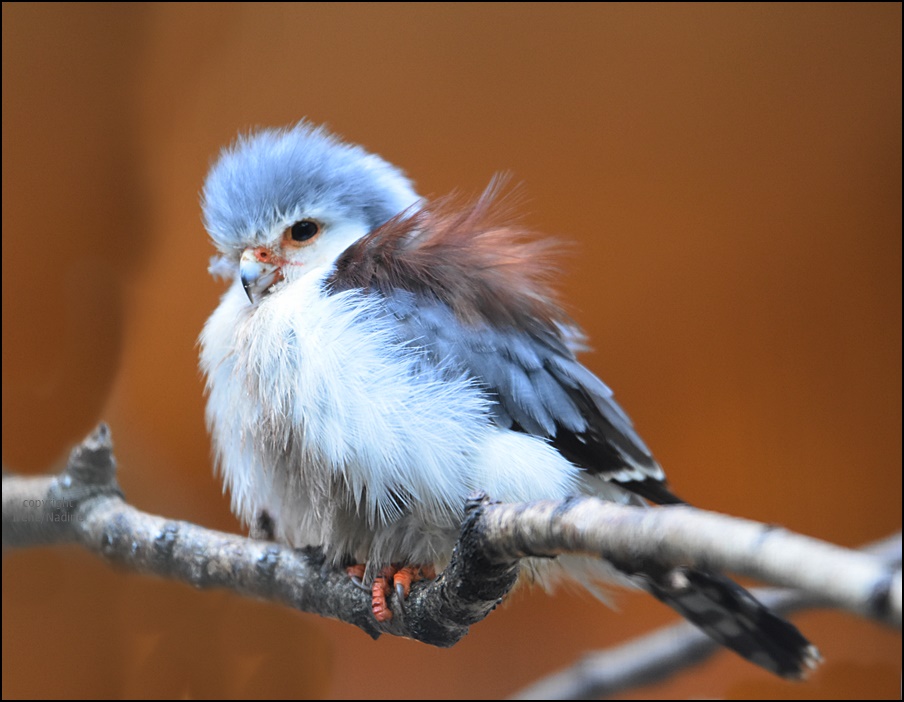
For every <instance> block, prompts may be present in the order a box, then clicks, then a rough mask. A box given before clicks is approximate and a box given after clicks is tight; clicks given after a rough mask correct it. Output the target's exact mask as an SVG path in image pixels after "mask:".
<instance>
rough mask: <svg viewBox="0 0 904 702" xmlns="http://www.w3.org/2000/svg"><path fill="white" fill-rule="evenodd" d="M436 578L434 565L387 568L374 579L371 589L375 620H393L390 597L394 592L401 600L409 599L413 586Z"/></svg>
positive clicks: (392, 566)
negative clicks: (420, 581)
mask: <svg viewBox="0 0 904 702" xmlns="http://www.w3.org/2000/svg"><path fill="white" fill-rule="evenodd" d="M435 577H436V569H435V568H434V567H433V566H432V565H424V566H404V567H402V568H400V567H399V566H398V565H391V566H386V567H385V568H383V570H381V571H380V574H379V575H378V576H377V577H376V578H374V582H373V585H372V587H371V609H373V613H374V618H375V619H376V620H377V621H378V622H388V621H391V620H392V610H391V609H390V608H389V597H390V595H391V594H392V592H393V591H395V592H396V594H397V595H398V596H399V599H400V600H403V599H405V598H407V597H408V593H409V592H410V591H411V584H412V583H416V582H418V581H419V580H428V579H430V578H435Z"/></svg>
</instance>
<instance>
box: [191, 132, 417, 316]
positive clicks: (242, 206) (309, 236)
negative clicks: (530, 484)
mask: <svg viewBox="0 0 904 702" xmlns="http://www.w3.org/2000/svg"><path fill="white" fill-rule="evenodd" d="M418 200H419V198H418V195H417V193H415V191H414V189H413V187H412V184H411V181H409V180H408V178H407V177H406V176H405V174H404V173H403V172H402V171H401V170H400V169H398V168H396V167H395V166H393V165H392V164H390V163H388V162H386V161H384V160H383V159H382V158H380V157H379V156H376V155H374V154H371V153H368V152H367V151H365V150H364V149H362V148H361V147H360V146H355V145H352V144H346V143H344V142H342V141H341V140H339V139H338V138H337V137H335V136H333V135H332V134H330V133H329V132H328V131H326V130H325V129H324V128H323V127H315V126H312V125H310V124H309V123H307V122H300V123H299V124H297V125H295V126H294V127H290V128H286V129H264V130H262V131H258V132H256V133H253V134H250V135H249V136H240V137H239V138H238V139H237V140H236V142H235V143H234V144H232V145H231V146H229V147H227V148H225V149H224V150H223V153H222V154H220V157H219V159H218V160H217V162H216V163H215V164H214V166H213V167H212V168H211V170H210V173H209V174H208V176H207V180H206V182H205V183H204V190H203V194H202V208H203V212H204V225H205V227H206V228H207V231H208V232H209V233H210V236H211V238H212V239H213V242H214V244H215V245H216V247H217V249H219V251H220V253H221V254H222V258H223V261H221V263H220V264H219V266H218V268H219V269H220V271H222V266H223V265H224V264H225V265H226V266H227V267H229V268H230V269H231V271H234V272H235V273H236V274H237V275H238V278H239V279H240V280H241V281H242V285H243V287H244V289H245V292H246V293H247V295H248V298H249V299H250V300H251V302H252V303H254V302H256V301H257V300H258V299H260V297H261V296H262V295H263V294H264V293H265V292H266V291H267V290H268V289H269V288H270V287H271V286H272V285H274V284H275V283H277V282H279V281H280V280H288V281H290V282H291V280H292V279H293V278H296V277H299V276H301V275H304V273H305V272H306V271H310V270H313V269H315V268H320V267H328V266H331V265H332V264H333V263H334V262H335V260H336V259H337V258H338V257H339V255H340V254H341V253H342V252H343V251H344V250H345V249H346V248H348V247H349V246H350V245H351V244H353V243H354V242H355V241H357V240H358V239H360V238H361V237H362V236H364V235H365V234H367V233H368V232H370V231H372V230H373V229H375V228H377V227H379V226H380V225H381V224H383V223H384V222H386V221H387V220H388V219H390V218H391V217H393V216H394V215H396V214H398V213H399V212H401V211H403V210H405V209H407V208H409V207H411V206H412V205H414V204H415V203H417V202H418Z"/></svg>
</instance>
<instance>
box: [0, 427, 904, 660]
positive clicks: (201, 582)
mask: <svg viewBox="0 0 904 702" xmlns="http://www.w3.org/2000/svg"><path fill="white" fill-rule="evenodd" d="M60 543H73V544H78V545H80V546H82V547H84V548H86V549H87V550H89V551H91V552H93V553H95V554H96V555H98V556H100V557H101V558H103V559H104V560H106V561H107V562H110V563H115V564H117V565H119V566H121V567H124V568H127V569H130V570H135V571H140V572H145V573H153V574H155V575H159V576H162V577H166V578H172V579H177V580H181V581H183V582H186V583H189V584H191V585H193V586H195V587H199V588H208V587H226V588H230V589H232V590H234V591H236V592H239V593H242V594H244V595H249V596H254V597H258V598H262V599H267V600H273V601H277V602H281V603H283V604H286V605H288V606H291V607H294V608H296V609H299V610H301V611H305V612H312V613H316V614H320V615H322V616H327V617H332V618H335V619H339V620H341V621H345V622H348V623H350V624H354V625H355V626H357V627H359V628H360V629H362V630H363V631H365V632H367V633H368V634H369V635H371V636H373V637H374V638H376V637H378V636H380V635H381V634H383V633H386V634H391V635H395V636H405V637H408V638H412V639H415V640H418V641H422V642H424V643H429V644H432V645H435V646H451V645H453V644H454V643H456V642H457V641H458V640H460V639H461V638H462V637H463V636H464V635H465V634H466V633H467V632H468V628H469V627H470V626H471V625H472V624H474V623H476V622H478V621H480V620H482V619H483V618H484V617H486V616H487V615H488V614H489V612H490V611H492V609H493V608H494V607H495V606H496V605H497V604H498V603H499V602H500V601H501V599H502V598H503V597H504V596H505V594H506V593H507V592H508V591H509V590H510V589H511V587H512V586H513V585H514V583H515V580H516V579H517V574H518V562H519V560H520V559H521V558H523V557H525V556H553V555H557V554H560V553H585V554H590V555H595V556H599V555H600V554H605V555H606V556H607V557H609V558H615V559H617V560H618V561H619V562H620V563H631V562H635V561H637V560H638V559H640V560H655V561H656V562H657V563H660V564H661V565H668V566H678V565H694V566H698V567H702V568H708V569H715V570H728V571H733V572H737V573H742V574H745V575H750V576H752V577H756V578H759V579H761V580H765V581H768V582H771V583H775V584H780V585H786V586H791V587H795V588H800V589H803V590H805V591H806V592H807V593H809V595H810V596H812V597H815V598H817V599H818V600H819V601H820V602H821V603H823V604H825V605H827V606H832V607H839V608H842V609H846V610H848V611H852V612H855V613H857V614H860V615H862V616H868V617H871V618H873V619H876V620H878V621H882V622H885V623H887V624H890V625H893V626H898V627H900V624H901V575H900V568H898V569H897V570H895V569H894V568H889V566H888V564H887V563H886V562H884V561H883V560H882V559H879V558H876V557H874V556H870V555H868V554H863V553H859V552H856V551H850V550H847V549H843V548H840V547H837V546H832V545H830V544H826V543H824V542H821V541H817V540H815V539H810V538H807V537H803V536H799V535H796V534H792V533H790V532H787V531H786V530H784V529H778V528H775V527H770V526H766V525H762V524H758V523H755V522H749V521H746V520H740V519H735V518H731V517H726V516H723V515H718V514H714V513H709V512H703V511H701V510H696V509H693V508H689V507H683V506H681V507H661V508H657V509H644V508H639V507H630V506H624V505H616V504H613V503H608V502H603V501H601V500H597V499H594V498H574V499H571V500H566V501H564V502H550V501H545V502H535V503H528V504H517V505H508V504H494V503H491V502H490V500H489V499H487V498H486V496H477V497H475V498H474V499H473V500H471V501H470V502H469V504H468V506H467V514H466V519H465V522H464V525H463V527H462V533H461V537H460V539H459V543H458V545H457V547H456V550H455V554H454V555H453V559H452V562H451V564H450V565H449V567H447V568H446V570H445V571H444V572H443V573H442V574H441V575H440V577H438V578H437V579H436V580H434V581H432V582H421V583H416V584H415V585H414V586H413V587H412V590H411V594H410V596H409V598H408V599H407V600H406V601H405V603H404V604H403V605H400V603H398V602H395V601H394V602H393V603H392V604H393V609H394V612H395V614H396V616H395V617H394V618H393V619H392V621H391V622H389V623H387V624H382V625H381V624H378V623H377V622H376V621H375V620H374V618H373V616H372V614H371V609H370V597H369V596H368V595H367V594H366V593H364V592H362V591H361V590H360V589H359V588H358V587H356V586H355V585H354V584H353V583H352V582H351V580H350V579H349V578H348V577H347V576H346V574H345V573H343V572H337V571H336V570H333V569H331V568H328V567H326V566H325V564H324V559H323V557H322V555H321V554H320V553H319V552H318V551H316V550H293V549H291V548H288V547H285V546H281V545H278V544H274V543H269V542H263V541H255V540H252V539H248V538H244V537H241V536H237V535H233V534H225V533H222V532H217V531H212V530H209V529H204V528H202V527H199V526H196V525H193V524H189V523H187V522H182V521H175V520H170V519H165V518H163V517H158V516H155V515H151V514H147V513H144V512H141V511H140V510H138V509H135V508H134V507H132V506H130V505H128V504H127V503H126V502H125V500H124V498H123V496H122V492H121V490H120V489H119V486H118V484H117V482H116V463H115V459H114V456H113V452H112V440H111V437H110V432H109V429H108V428H107V427H106V425H103V424H102V425H100V426H99V427H98V428H97V430H95V432H94V433H93V434H92V435H91V436H89V437H88V438H87V439H85V441H84V442H82V444H81V445H80V446H77V447H76V448H75V449H73V451H72V454H71V455H70V458H69V462H68V464H67V466H66V469H65V470H64V471H63V473H62V474H61V475H60V476H56V477H48V476H41V477H17V476H14V475H4V477H3V546H4V548H8V547H19V548H21V547H31V546H39V545H47V544H60Z"/></svg>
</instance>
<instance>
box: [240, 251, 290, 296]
mask: <svg viewBox="0 0 904 702" xmlns="http://www.w3.org/2000/svg"><path fill="white" fill-rule="evenodd" d="M280 263H281V261H280V260H279V258H278V257H277V256H276V255H275V254H274V253H273V252H272V251H271V250H270V249H268V248H267V247H265V246H257V247H255V248H248V249H245V250H244V251H243V252H242V257H241V259H239V278H240V279H241V281H242V287H243V288H245V294H246V295H247V296H248V299H249V300H250V301H251V304H252V305H253V304H254V303H255V300H256V299H259V298H260V296H261V295H262V294H263V293H265V292H266V291H267V290H268V289H269V288H270V286H271V285H273V283H275V282H277V281H278V280H282V268H281V266H280Z"/></svg>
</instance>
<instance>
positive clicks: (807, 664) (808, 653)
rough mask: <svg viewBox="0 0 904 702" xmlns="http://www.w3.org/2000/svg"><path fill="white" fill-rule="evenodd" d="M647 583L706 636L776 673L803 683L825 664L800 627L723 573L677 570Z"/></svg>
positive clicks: (687, 569)
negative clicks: (817, 668) (804, 679)
mask: <svg viewBox="0 0 904 702" xmlns="http://www.w3.org/2000/svg"><path fill="white" fill-rule="evenodd" d="M644 580H645V581H646V584H647V587H648V589H649V591H650V592H651V593H652V594H653V595H655V596H656V597H657V598H658V599H660V600H661V601H662V602H664V603H665V604H667V605H668V606H669V607H671V608H672V609H674V610H675V611H677V612H678V613H679V614H680V615H681V616H682V617H684V618H685V619H687V620H688V621H690V622H691V623H692V624H694V625H696V626H698V627H699V628H700V629H701V630H702V631H703V632H704V633H706V634H707V635H708V636H710V637H712V638H713V639H715V640H716V641H718V642H719V643H720V644H722V645H723V646H725V647H726V648H730V649H731V650H732V651H735V652H736V653H737V654H739V655H740V656H743V657H744V658H746V659H747V660H749V661H751V662H752V663H755V664H756V665H759V666H762V667H763V668H765V669H766V670H768V671H770V672H772V673H775V674H776V675H780V676H782V677H783V678H791V679H800V678H803V677H805V676H806V675H807V673H809V672H810V671H811V670H813V669H814V668H816V666H817V665H818V664H819V662H820V660H821V657H820V655H819V651H818V649H817V648H816V647H815V646H814V645H813V644H811V643H810V642H809V641H807V639H806V638H804V636H803V634H801V633H800V631H798V630H797V627H796V626H794V625H793V624H791V623H790V622H788V621H786V620H784V619H782V618H781V617H779V616H778V615H777V614H775V613H774V612H772V611H771V610H770V609H769V608H768V607H766V606H765V605H764V604H762V603H761V602H759V601H758V600H757V599H756V598H755V597H754V596H753V595H751V594H750V593H749V592H748V591H747V590H745V589H744V588H743V587H741V586H740V585H738V584H737V583H736V582H734V581H732V580H730V579H729V578H727V577H726V576H724V575H721V574H719V573H712V572H707V571H704V570H695V569H692V568H676V569H673V570H670V571H667V572H666V573H665V574H664V575H662V576H661V577H657V578H650V577H644Z"/></svg>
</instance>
